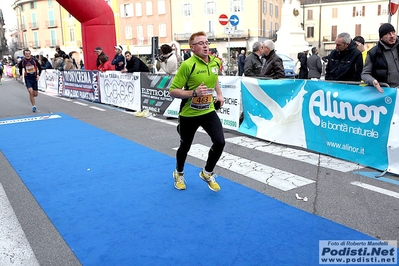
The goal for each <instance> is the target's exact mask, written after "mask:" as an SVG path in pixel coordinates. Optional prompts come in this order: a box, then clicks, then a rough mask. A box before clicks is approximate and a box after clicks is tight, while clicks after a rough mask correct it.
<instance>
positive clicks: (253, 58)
mask: <svg viewBox="0 0 399 266" xmlns="http://www.w3.org/2000/svg"><path fill="white" fill-rule="evenodd" d="M262 54H263V45H262V43H261V42H254V44H253V45H252V53H250V54H249V55H248V56H247V58H245V65H244V75H245V76H247V77H259V76H260V71H261V69H262V60H261V59H260V58H261V56H262Z"/></svg>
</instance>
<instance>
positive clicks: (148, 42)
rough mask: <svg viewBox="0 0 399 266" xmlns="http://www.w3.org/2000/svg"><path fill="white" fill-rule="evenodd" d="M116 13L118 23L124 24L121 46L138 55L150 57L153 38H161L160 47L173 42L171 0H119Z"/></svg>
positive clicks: (121, 29)
mask: <svg viewBox="0 0 399 266" xmlns="http://www.w3.org/2000/svg"><path fill="white" fill-rule="evenodd" d="M114 13H115V20H116V19H117V18H118V19H119V20H120V27H119V29H118V28H117V31H118V30H119V31H120V32H119V35H120V41H121V44H122V46H126V49H128V50H130V52H131V53H132V54H134V55H138V56H140V55H150V54H151V52H152V51H151V46H152V40H153V37H158V43H159V44H164V43H169V44H170V43H171V42H172V41H173V36H172V15H173V12H172V11H171V1H170V0H147V1H137V0H136V1H134V0H133V1H132V0H119V10H117V12H115V10H114ZM173 19H175V17H173Z"/></svg>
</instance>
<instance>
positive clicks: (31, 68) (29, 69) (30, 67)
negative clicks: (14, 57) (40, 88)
mask: <svg viewBox="0 0 399 266" xmlns="http://www.w3.org/2000/svg"><path fill="white" fill-rule="evenodd" d="M25 69H26V72H28V73H29V74H33V73H35V66H32V65H30V64H29V65H26V66H25Z"/></svg>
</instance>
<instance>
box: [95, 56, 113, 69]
mask: <svg viewBox="0 0 399 266" xmlns="http://www.w3.org/2000/svg"><path fill="white" fill-rule="evenodd" d="M98 60H99V61H100V65H99V66H98V68H97V69H98V70H99V71H101V72H104V71H107V70H115V67H114V66H113V65H111V62H109V60H108V57H106V56H105V55H100V56H99V58H98Z"/></svg>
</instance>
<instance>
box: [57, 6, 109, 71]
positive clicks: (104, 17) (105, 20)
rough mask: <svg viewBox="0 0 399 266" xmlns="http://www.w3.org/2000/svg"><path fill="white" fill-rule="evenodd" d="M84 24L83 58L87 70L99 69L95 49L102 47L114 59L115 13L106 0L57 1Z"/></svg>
mask: <svg viewBox="0 0 399 266" xmlns="http://www.w3.org/2000/svg"><path fill="white" fill-rule="evenodd" d="M57 2H58V3H59V4H60V5H61V6H62V7H63V8H65V9H66V10H67V11H68V12H69V13H70V14H71V15H72V16H74V17H75V18H76V19H77V20H78V21H79V22H80V23H81V24H82V42H83V58H84V62H85V69H91V70H92V69H97V66H96V60H97V54H96V53H95V52H94V49H95V48H96V47H97V46H100V47H102V49H103V51H104V53H105V54H106V55H108V57H110V60H112V58H113V57H114V53H115V50H114V46H115V45H116V33H115V20H114V12H113V11H112V9H111V7H110V6H109V5H108V4H107V2H105V1H104V0H90V1H82V0H57Z"/></svg>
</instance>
